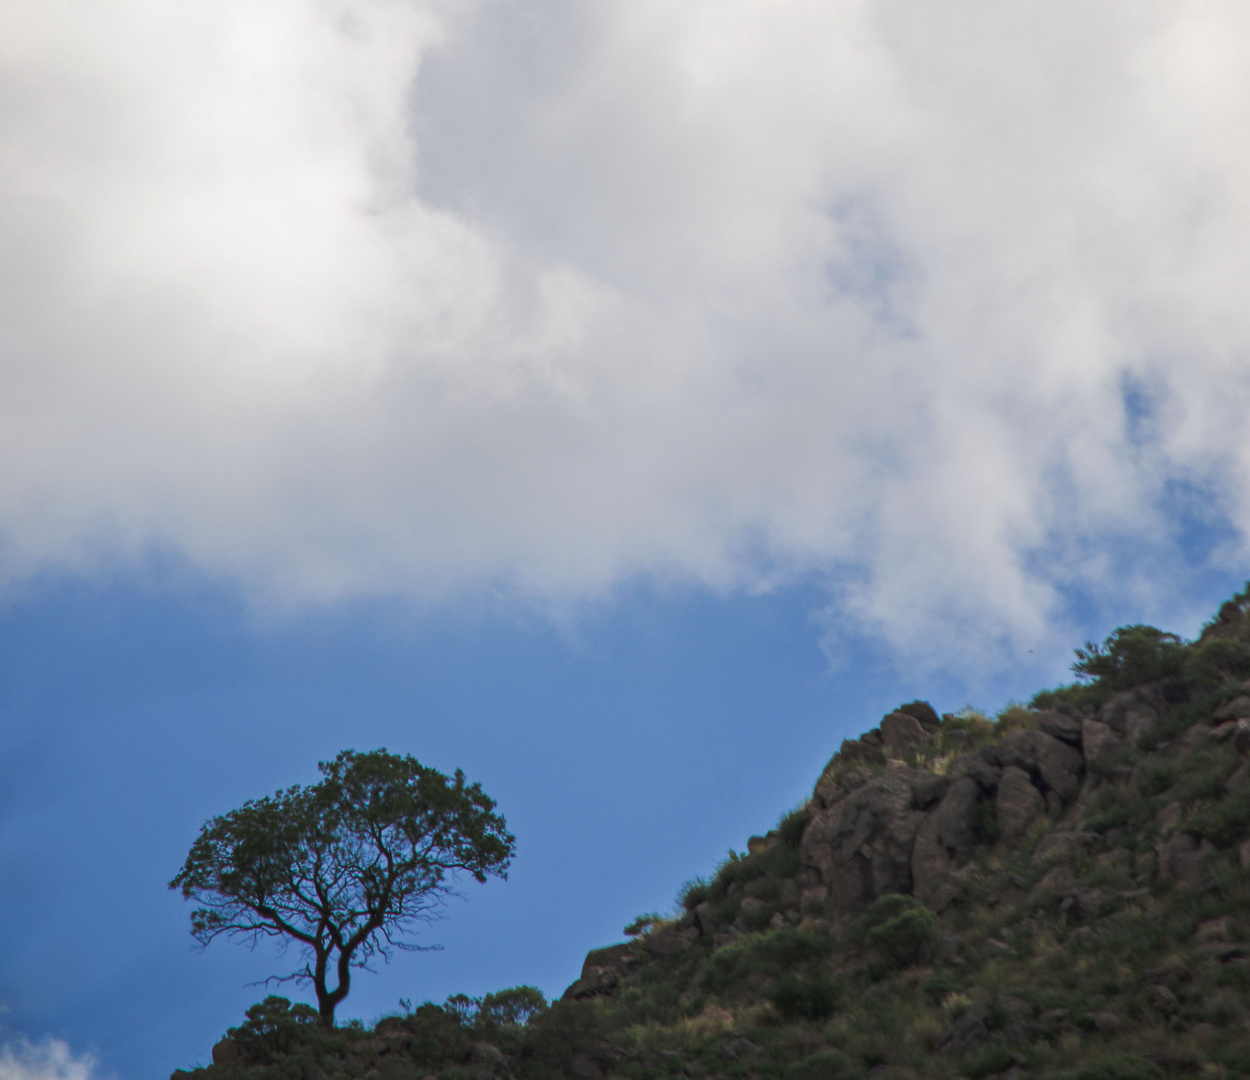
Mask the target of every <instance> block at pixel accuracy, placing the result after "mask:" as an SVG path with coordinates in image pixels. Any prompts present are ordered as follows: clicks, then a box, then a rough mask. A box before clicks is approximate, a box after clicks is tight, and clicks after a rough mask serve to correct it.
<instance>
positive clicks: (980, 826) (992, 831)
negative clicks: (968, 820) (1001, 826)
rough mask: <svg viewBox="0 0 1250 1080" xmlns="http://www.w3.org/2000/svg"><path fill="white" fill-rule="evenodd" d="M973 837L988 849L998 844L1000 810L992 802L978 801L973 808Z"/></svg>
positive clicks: (986, 800)
mask: <svg viewBox="0 0 1250 1080" xmlns="http://www.w3.org/2000/svg"><path fill="white" fill-rule="evenodd" d="M972 835H973V837H974V838H975V840H976V842H977V843H978V844H984V845H985V846H986V847H990V846H992V845H994V844H996V843H998V810H997V808H996V807H995V806H994V803H993V801H992V800H990V799H987V798H981V799H978V800H977V804H976V806H974V807H973V808H972Z"/></svg>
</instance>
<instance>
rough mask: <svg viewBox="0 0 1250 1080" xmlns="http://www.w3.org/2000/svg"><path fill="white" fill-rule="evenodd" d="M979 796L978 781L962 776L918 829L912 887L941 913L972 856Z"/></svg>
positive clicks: (921, 897) (912, 863)
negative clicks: (956, 877)
mask: <svg viewBox="0 0 1250 1080" xmlns="http://www.w3.org/2000/svg"><path fill="white" fill-rule="evenodd" d="M977 794H978V793H977V784H976V781H975V780H973V779H971V778H970V777H966V776H964V777H960V778H959V779H958V780H956V781H955V782H954V783H952V784H951V786H950V788H948V789H947V792H946V794H945V795H944V796H943V797H942V801H941V802H940V803H939V804H938V807H937V809H936V810H934V811H932V812H931V813H930V814H929V815H928V816H927V817H926V818H925V819H924V823H923V824H922V825H921V826H920V828H919V829H918V830H917V833H916V840H915V845H914V847H913V849H912V857H911V877H912V886H913V889H914V891H915V894H916V896H917V897H919V898H920V899H921V900H922V901H924V903H925V904H926V905H928V907H930V908H931V909H932V910H934V911H941V910H942V909H943V908H944V907H945V906H946V905H947V904H949V903H950V901H951V900H952V899H953V898H954V896H955V891H956V884H955V881H954V880H953V875H954V872H955V871H956V870H957V869H958V868H959V867H960V866H962V865H963V863H964V862H966V861H967V859H968V856H969V855H970V854H971V853H972V846H973V839H974V838H973V828H972V822H973V810H974V808H975V807H976V803H977Z"/></svg>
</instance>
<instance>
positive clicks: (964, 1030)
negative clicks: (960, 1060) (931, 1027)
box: [937, 1004, 990, 1054]
mask: <svg viewBox="0 0 1250 1080" xmlns="http://www.w3.org/2000/svg"><path fill="white" fill-rule="evenodd" d="M989 1015H990V1010H989V1006H988V1005H985V1004H977V1005H973V1006H971V1007H970V1008H968V1009H967V1010H965V1011H964V1013H963V1014H962V1015H961V1016H960V1017H959V1019H957V1020H956V1021H955V1022H954V1023H953V1024H951V1026H950V1028H949V1029H948V1030H947V1031H946V1033H945V1034H944V1035H943V1036H942V1038H941V1039H940V1040H939V1041H938V1046H937V1051H938V1053H939V1054H962V1053H964V1052H965V1051H967V1050H971V1049H972V1048H973V1047H976V1046H980V1045H981V1043H983V1042H985V1040H986V1039H988V1038H989V1037H990V1029H989V1027H988V1026H986V1023H985V1021H986V1020H987V1019H988V1018H989Z"/></svg>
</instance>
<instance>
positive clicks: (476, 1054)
mask: <svg viewBox="0 0 1250 1080" xmlns="http://www.w3.org/2000/svg"><path fill="white" fill-rule="evenodd" d="M469 1064H471V1065H485V1066H486V1067H487V1068H488V1069H490V1070H491V1072H493V1073H497V1074H506V1073H507V1072H508V1071H509V1070H508V1059H507V1057H506V1056H505V1055H504V1052H503V1051H502V1050H500V1049H499V1047H497V1046H492V1045H491V1044H490V1043H488V1042H475V1043H474V1044H473V1045H472V1047H470V1049H469Z"/></svg>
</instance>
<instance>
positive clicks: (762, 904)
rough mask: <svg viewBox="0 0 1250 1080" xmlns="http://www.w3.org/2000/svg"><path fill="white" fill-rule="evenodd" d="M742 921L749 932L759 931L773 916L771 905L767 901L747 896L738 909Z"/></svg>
mask: <svg viewBox="0 0 1250 1080" xmlns="http://www.w3.org/2000/svg"><path fill="white" fill-rule="evenodd" d="M739 912H740V914H741V916H742V921H743V922H744V923H745V924H746V927H747V928H748V929H750V930H761V929H763V928H764V926H765V925H767V923H768V920H769V919H770V918H771V917H772V914H773V905H772V904H770V903H769V902H768V901H767V900H760V899H758V898H757V897H754V896H748V897H747V898H746V899H745V900H743V901H742V906H741V907H740V908H739Z"/></svg>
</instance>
